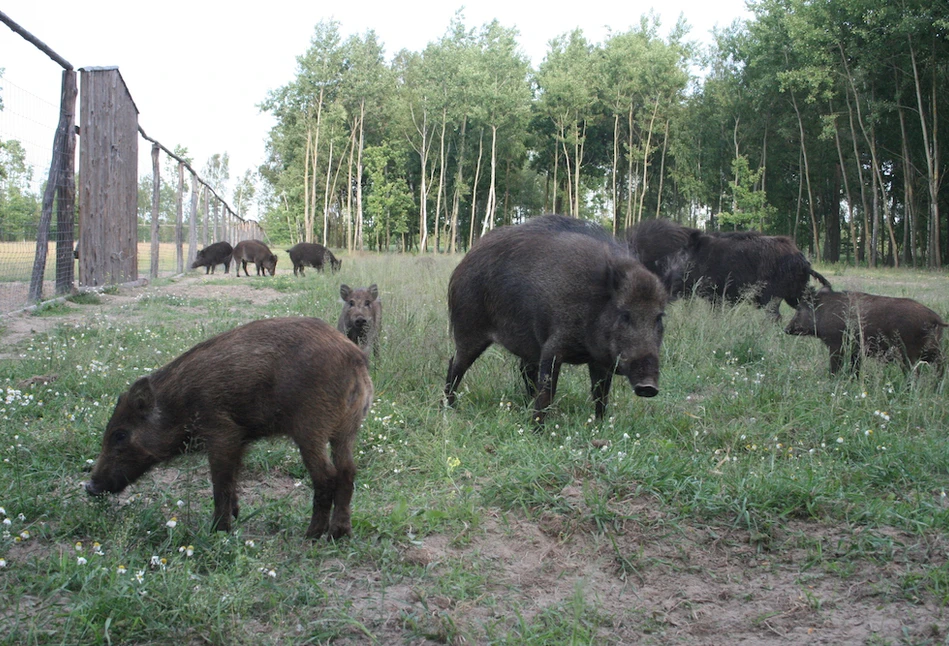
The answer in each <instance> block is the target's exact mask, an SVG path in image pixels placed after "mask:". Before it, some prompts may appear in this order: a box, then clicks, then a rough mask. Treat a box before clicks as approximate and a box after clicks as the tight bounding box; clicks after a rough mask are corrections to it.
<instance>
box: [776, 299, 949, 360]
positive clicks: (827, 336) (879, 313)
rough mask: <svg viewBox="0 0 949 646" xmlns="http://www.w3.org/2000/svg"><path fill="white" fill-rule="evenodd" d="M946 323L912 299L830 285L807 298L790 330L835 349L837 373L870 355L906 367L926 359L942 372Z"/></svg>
mask: <svg viewBox="0 0 949 646" xmlns="http://www.w3.org/2000/svg"><path fill="white" fill-rule="evenodd" d="M812 291H813V290H812ZM944 327H946V323H945V322H943V320H942V318H940V316H939V314H937V313H936V312H934V311H932V310H931V309H929V308H928V307H926V306H925V305H922V304H921V303H918V302H916V301H914V300H912V299H909V298H893V297H890V296H876V295H873V294H865V293H863V292H835V291H832V290H831V289H829V288H826V287H825V288H823V289H821V290H820V291H818V292H816V293H811V294H809V295H808V296H806V297H805V298H804V299H803V300H802V302H801V304H800V306H798V308H797V312H795V314H794V318H792V319H791V322H790V323H788V326H787V328H786V329H785V332H787V333H788V334H797V335H801V336H816V337H818V338H819V339H820V340H821V341H823V342H824V345H826V346H827V348H828V350H830V372H831V374H836V373H837V372H839V371H840V369H841V367H842V366H843V363H844V361H845V360H847V361H848V363H849V367H850V370H851V371H856V370H857V369H858V367H859V364H860V359H861V358H862V357H864V356H877V357H883V358H884V359H885V360H888V361H899V362H900V363H901V364H902V366H903V369H904V370H906V371H909V370H911V369H912V368H913V367H914V366H915V365H916V364H918V363H919V362H920V361H925V362H927V363H931V364H934V365H935V366H936V368H937V371H938V372H939V373H940V374H942V369H943V357H942V349H941V342H942V328H944Z"/></svg>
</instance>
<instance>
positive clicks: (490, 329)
mask: <svg viewBox="0 0 949 646" xmlns="http://www.w3.org/2000/svg"><path fill="white" fill-rule="evenodd" d="M561 218H562V216H542V217H540V218H535V219H533V220H530V221H528V222H527V223H525V224H521V225H515V226H508V227H502V228H499V229H495V230H494V231H492V232H490V233H488V234H486V235H485V236H484V237H482V238H481V240H479V241H478V242H477V243H476V244H475V245H474V246H473V247H472V249H471V251H469V252H468V254H467V255H466V256H465V257H464V258H463V259H462V261H461V262H460V263H459V264H458V266H457V267H456V268H455V271H454V272H453V273H452V275H451V279H450V280H449V284H448V311H449V319H450V323H451V331H452V336H453V339H454V343H455V354H454V356H453V357H452V358H451V359H450V360H449V362H448V376H447V378H446V383H445V398H446V402H447V404H448V405H449V406H452V405H454V403H455V399H456V391H457V389H458V386H459V384H460V383H461V379H462V377H463V376H464V374H465V372H466V371H467V370H468V368H469V367H471V365H472V364H473V363H474V361H475V360H476V359H477V358H478V357H479V356H481V354H482V353H483V352H484V351H485V350H486V349H487V348H488V346H490V345H491V344H492V343H500V344H501V345H502V346H503V347H505V348H506V349H507V350H508V351H509V352H511V353H512V354H514V355H515V356H517V357H518V358H519V359H520V370H521V376H522V378H523V380H524V384H525V386H526V387H527V392H528V396H529V397H531V398H533V399H534V411H533V416H534V421H535V422H536V423H537V424H538V425H541V424H543V422H544V418H545V416H546V414H547V408H548V407H549V406H550V404H551V402H552V401H553V398H554V395H555V394H556V389H557V378H558V376H559V374H560V367H561V365H562V364H563V363H567V364H584V363H585V364H587V367H588V369H589V372H590V382H591V391H592V396H593V401H594V403H595V410H596V417H597V418H602V417H603V415H604V412H605V410H606V406H607V402H608V398H609V392H610V386H611V384H612V379H613V374H614V373H617V374H620V375H622V376H624V377H626V378H627V379H629V382H630V384H631V385H632V386H633V390H634V392H635V393H636V394H637V395H639V396H641V397H652V396H654V395H656V394H657V393H658V392H659V387H658V384H659V348H660V345H661V343H662V334H663V326H662V318H663V314H664V311H665V306H666V298H667V297H666V292H665V290H664V288H663V286H662V284H661V283H660V282H659V279H658V278H656V277H655V276H654V275H653V274H652V273H650V272H649V271H648V270H647V269H646V268H645V267H644V266H643V265H642V263H640V262H639V261H638V260H636V259H635V258H633V257H632V256H631V255H630V253H629V252H628V250H627V249H626V248H625V247H623V246H621V245H619V244H617V243H616V242H615V241H614V240H613V239H612V236H610V235H609V234H608V233H606V232H605V231H603V230H602V229H601V230H600V231H597V230H596V228H594V227H596V225H590V224H582V225H578V224H571V223H564V222H563V221H562V219H561ZM578 227H579V228H578Z"/></svg>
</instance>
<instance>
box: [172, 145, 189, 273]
mask: <svg viewBox="0 0 949 646" xmlns="http://www.w3.org/2000/svg"><path fill="white" fill-rule="evenodd" d="M184 200H185V165H184V162H178V200H177V202H178V204H177V207H178V208H177V209H176V211H175V269H177V271H176V272H175V273H178V274H181V273H184V264H185V263H184V253H183V251H184V250H183V249H182V245H183V244H184V231H183V230H182V228H183V225H184ZM189 266H190V265H189Z"/></svg>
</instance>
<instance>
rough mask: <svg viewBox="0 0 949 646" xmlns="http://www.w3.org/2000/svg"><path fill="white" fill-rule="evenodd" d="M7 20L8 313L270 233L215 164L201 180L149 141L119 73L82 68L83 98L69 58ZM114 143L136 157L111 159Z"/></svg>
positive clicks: (3, 81)
mask: <svg viewBox="0 0 949 646" xmlns="http://www.w3.org/2000/svg"><path fill="white" fill-rule="evenodd" d="M0 21H2V22H3V23H4V24H6V25H7V26H8V27H9V28H10V30H9V31H8V30H6V29H2V28H0V51H2V52H3V61H4V64H5V66H6V67H2V68H0V315H3V314H5V313H9V312H12V311H16V310H19V309H22V308H24V307H27V306H29V305H31V304H34V303H36V302H38V301H40V300H43V299H47V298H50V297H53V296H56V295H63V294H67V293H69V292H70V291H74V290H76V289H82V288H85V287H102V286H106V285H109V284H115V283H117V282H127V281H129V280H135V279H137V278H139V277H152V278H157V277H161V276H169V275H174V274H177V273H182V272H184V271H188V270H189V268H190V265H191V263H192V262H193V261H194V258H195V256H196V254H197V251H198V250H199V249H201V248H203V247H205V246H207V245H209V244H211V243H213V242H217V241H221V240H224V241H227V242H230V243H232V244H234V243H236V242H238V241H240V240H246V239H263V238H265V237H266V236H265V234H264V232H263V230H262V229H261V228H260V226H259V225H258V224H257V223H256V222H254V221H252V220H246V219H244V218H242V217H240V216H239V215H238V214H237V213H236V212H235V211H234V210H233V209H232V208H231V207H230V206H229V205H228V204H227V202H226V201H225V200H224V199H223V198H222V197H221V194H222V193H223V191H222V187H223V184H224V182H225V180H226V179H227V178H226V176H223V177H222V174H221V173H219V172H216V170H217V169H216V168H215V167H214V166H213V165H212V164H211V163H210V161H209V164H208V165H207V167H206V170H205V173H207V174H209V177H207V178H205V177H202V176H201V174H199V173H198V172H197V171H196V170H195V169H194V168H193V167H192V165H191V160H189V159H187V158H185V157H183V156H182V155H181V154H178V152H177V151H171V150H169V149H168V148H166V147H165V146H163V145H162V144H161V143H160V142H158V141H157V140H155V139H152V138H151V137H148V136H147V135H146V134H145V132H144V130H142V128H141V126H140V125H138V110H137V108H136V107H135V106H134V104H133V103H132V99H131V96H130V94H131V93H130V91H129V90H128V89H127V88H126V87H125V84H124V81H122V79H121V75H120V74H119V73H118V69H117V68H82V69H81V70H80V72H81V73H82V88H81V94H80V88H79V87H78V86H77V82H76V72H75V71H74V70H73V68H72V65H71V64H70V63H68V62H67V61H65V59H63V58H62V57H60V56H59V55H58V54H56V53H55V52H53V51H52V50H51V49H50V48H49V47H47V46H46V45H45V44H44V43H42V42H40V41H39V40H38V39H36V38H35V37H34V36H32V34H30V33H29V32H27V31H26V30H24V29H23V28H22V27H20V26H19V25H17V24H16V23H15V22H13V21H12V20H11V19H10V18H9V17H8V16H7V15H6V14H4V13H2V12H0ZM8 61H12V62H8ZM102 78H107V79H108V81H107V82H100V81H99V80H98V79H102ZM116 80H117V82H116ZM87 85H88V88H87ZM116 87H119V91H118V94H115V93H114V90H115V88H116ZM101 88H105V89H106V91H107V92H113V93H111V94H106V93H99V90H100V89H101ZM77 95H79V96H81V101H80V103H79V110H78V111H77V110H76V97H77ZM116 98H118V99H119V100H116ZM97 101H98V103H96V102H97ZM123 102H124V103H125V105H126V106H127V107H126V108H125V110H124V112H122V108H121V104H122V103H123ZM113 104H117V105H119V107H118V108H116V109H115V111H114V112H115V113H114V114H110V112H111V111H112V107H113ZM128 106H130V108H129V107H128ZM77 114H78V115H79V117H80V118H79V121H80V123H79V124H78V127H77V126H76V116H77ZM93 116H94V119H95V121H93ZM86 121H88V123H87V122H86ZM83 132H86V133H87V135H86V136H85V137H83V135H82V133H83ZM116 132H118V133H119V135H118V136H117V139H116V140H114V141H110V140H109V136H111V135H114V134H115V133H116ZM103 133H105V135H103ZM77 134H78V137H79V139H80V142H81V145H77V144H76V137H77ZM115 141H118V142H119V143H120V144H121V145H123V146H126V149H125V150H124V151H123V152H125V153H128V154H126V155H125V156H123V155H114V154H112V153H113V150H114V146H115ZM129 142H131V144H129ZM136 151H141V152H142V155H139V154H137V153H136ZM148 152H150V153H151V160H152V163H151V164H150V168H149V164H148V163H147V162H145V163H144V164H143V163H142V161H141V159H140V157H142V158H145V155H146V154H147V153H148ZM115 157H118V158H120V159H121V162H120V163H115V161H114V159H113V158H115ZM84 169H85V170H84ZM102 169H106V172H103V171H102ZM136 180H137V181H136ZM76 186H80V187H81V190H80V191H79V195H77V191H76ZM117 196H118V197H117Z"/></svg>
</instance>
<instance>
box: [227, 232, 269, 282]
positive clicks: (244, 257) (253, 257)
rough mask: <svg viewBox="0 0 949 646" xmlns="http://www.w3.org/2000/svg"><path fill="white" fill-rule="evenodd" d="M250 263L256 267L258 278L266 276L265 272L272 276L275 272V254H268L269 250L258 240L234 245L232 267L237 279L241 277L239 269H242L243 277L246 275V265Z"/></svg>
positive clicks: (242, 241) (247, 274) (244, 241)
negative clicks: (234, 269)
mask: <svg viewBox="0 0 949 646" xmlns="http://www.w3.org/2000/svg"><path fill="white" fill-rule="evenodd" d="M248 262H252V263H254V265H256V267H257V275H258V276H266V275H267V272H270V275H271V276H273V275H274V272H275V271H276V270H277V254H274V253H270V248H269V247H268V246H267V245H265V244H264V243H263V242H261V241H260V240H241V241H240V242H238V243H237V244H236V245H234V266H235V267H236V268H237V271H236V272H234V273H235V274H237V277H238V278H240V277H241V267H243V268H244V275H245V276H250V274H249V273H247V263H248Z"/></svg>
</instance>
